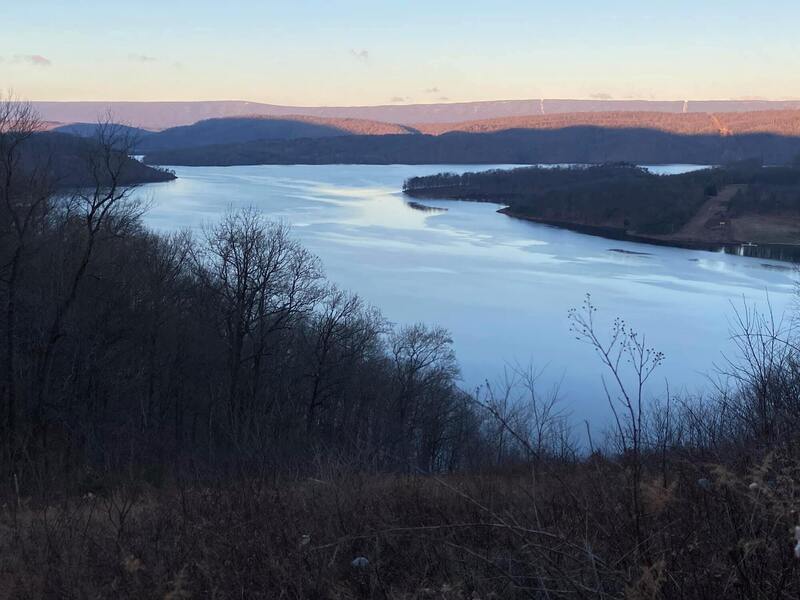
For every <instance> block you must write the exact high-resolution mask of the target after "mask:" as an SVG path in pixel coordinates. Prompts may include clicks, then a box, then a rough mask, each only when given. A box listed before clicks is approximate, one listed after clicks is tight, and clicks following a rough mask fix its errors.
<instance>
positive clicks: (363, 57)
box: [350, 48, 369, 62]
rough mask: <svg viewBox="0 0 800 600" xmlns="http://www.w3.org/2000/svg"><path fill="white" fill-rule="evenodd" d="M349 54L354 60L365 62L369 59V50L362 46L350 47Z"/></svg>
mask: <svg viewBox="0 0 800 600" xmlns="http://www.w3.org/2000/svg"><path fill="white" fill-rule="evenodd" d="M350 56H352V57H353V58H355V59H356V60H360V61H363V62H367V61H368V60H369V50H365V49H364V48H362V49H361V50H354V49H352V48H351V49H350Z"/></svg>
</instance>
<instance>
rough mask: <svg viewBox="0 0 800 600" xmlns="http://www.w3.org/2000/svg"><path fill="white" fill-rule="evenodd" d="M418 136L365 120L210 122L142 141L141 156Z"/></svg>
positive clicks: (248, 118) (175, 129) (241, 120)
mask: <svg viewBox="0 0 800 600" xmlns="http://www.w3.org/2000/svg"><path fill="white" fill-rule="evenodd" d="M412 132H414V131H413V130H411V129H410V128H408V127H403V126H402V125H393V124H391V123H381V122H378V121H365V120H361V119H323V118H316V117H304V116H292V117H287V118H278V117H241V118H226V119H207V120H205V121H200V122H198V123H195V124H193V125H185V126H183V127H173V128H171V129H166V130H164V131H161V132H158V133H154V134H151V135H148V136H146V137H145V138H143V139H142V142H141V143H140V144H139V146H138V148H139V150H140V151H141V152H152V151H157V150H175V149H179V148H192V147H198V146H207V145H209V144H229V143H237V142H250V141H255V140H271V139H298V138H323V137H334V136H341V135H388V134H396V135H402V134H407V133H412Z"/></svg>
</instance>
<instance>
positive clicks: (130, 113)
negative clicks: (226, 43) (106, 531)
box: [33, 99, 800, 129]
mask: <svg viewBox="0 0 800 600" xmlns="http://www.w3.org/2000/svg"><path fill="white" fill-rule="evenodd" d="M33 104H34V106H35V108H36V109H37V110H38V111H39V114H40V115H41V116H42V118H43V119H45V120H47V121H50V122H52V123H54V124H62V125H63V124H69V123H85V122H88V123H92V122H96V121H97V120H98V119H99V118H102V117H104V116H105V115H108V114H110V115H112V116H113V118H114V119H115V120H117V121H119V122H121V123H126V124H129V125H134V126H137V127H142V128H144V129H166V128H168V127H175V126H178V125H190V124H192V123H196V122H197V121H201V120H204V119H213V118H224V117H242V116H271V117H287V116H292V115H303V116H307V117H321V118H335V119H366V120H372V121H383V122H388V123H397V124H401V125H412V126H416V125H420V124H431V123H458V122H461V121H474V120H478V119H497V118H503V117H520V116H529V115H554V114H564V113H577V112H659V113H673V114H675V113H718V112H750V111H763V110H787V109H800V100H794V101H768V100H703V101H683V100H676V101H661V100H570V99H531V100H496V101H485V102H448V103H437V104H391V105H384V106H281V105H276V104H263V103H259V102H245V101H197V102H33Z"/></svg>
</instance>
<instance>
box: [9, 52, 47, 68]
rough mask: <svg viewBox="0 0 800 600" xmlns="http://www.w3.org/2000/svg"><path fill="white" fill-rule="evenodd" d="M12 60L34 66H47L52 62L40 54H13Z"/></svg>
mask: <svg viewBox="0 0 800 600" xmlns="http://www.w3.org/2000/svg"><path fill="white" fill-rule="evenodd" d="M14 62H16V63H27V64H29V65H33V66H34V67H49V66H51V65H52V64H53V61H51V60H50V59H49V58H47V57H45V56H42V55H41V54H15V55H14Z"/></svg>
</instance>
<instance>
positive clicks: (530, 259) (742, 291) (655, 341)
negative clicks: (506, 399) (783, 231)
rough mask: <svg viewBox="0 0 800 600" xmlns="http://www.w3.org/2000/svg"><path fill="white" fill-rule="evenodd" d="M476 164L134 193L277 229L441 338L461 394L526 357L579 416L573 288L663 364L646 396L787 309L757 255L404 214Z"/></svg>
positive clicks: (592, 405) (592, 407)
mask: <svg viewBox="0 0 800 600" xmlns="http://www.w3.org/2000/svg"><path fill="white" fill-rule="evenodd" d="M483 168H487V167H485V166H484V167H472V168H470V167H464V166H460V167H453V166H436V165H432V166H431V165H428V166H401V165H390V166H351V165H347V166H343V165H329V166H300V165H296V166H245V167H226V168H207V167H198V168H186V167H178V168H176V169H175V170H176V172H177V174H178V176H179V179H178V180H177V181H174V182H168V183H163V184H155V185H152V186H146V188H145V192H146V194H149V195H150V196H151V197H152V202H153V208H152V210H151V211H150V212H149V213H148V214H147V216H146V221H147V223H148V224H149V225H150V226H151V227H154V228H157V229H161V230H173V229H178V228H184V227H190V228H199V227H200V226H201V225H202V224H203V223H204V222H208V221H209V220H214V219H216V218H217V217H218V216H219V215H221V214H222V213H223V212H224V211H225V210H227V209H228V208H229V207H244V206H251V205H252V206H256V207H258V208H260V209H262V210H263V211H264V212H265V213H267V214H268V215H270V216H272V217H273V218H283V219H286V220H288V221H289V222H290V223H292V224H293V225H294V227H295V229H294V233H295V235H296V236H297V237H298V238H299V239H300V240H301V241H302V242H303V243H304V244H305V245H306V246H307V247H308V248H309V249H310V250H311V251H313V252H315V253H316V254H317V255H319V256H320V257H321V258H322V260H323V263H324V265H325V268H326V271H327V273H328V275H329V277H330V278H331V279H332V280H333V281H335V282H336V283H338V284H339V285H341V286H343V287H346V288H349V289H352V290H354V291H357V292H358V293H360V294H361V295H363V296H364V297H365V298H366V299H367V300H368V301H370V302H372V303H374V304H375V305H376V306H378V307H380V308H381V310H382V311H383V312H384V314H385V315H386V316H387V317H388V318H389V319H390V320H392V321H394V322H401V323H407V322H415V321H428V322H435V323H439V324H441V325H444V326H445V327H447V328H448V329H450V331H451V332H452V334H453V339H454V341H455V344H456V349H457V351H458V355H459V358H460V361H461V364H462V367H463V376H464V383H465V385H466V386H468V387H472V386H475V385H478V384H480V383H481V382H482V381H483V380H484V379H485V378H487V377H488V378H493V377H495V376H497V375H499V374H500V373H501V372H502V368H503V364H504V362H506V361H510V362H514V361H518V362H522V363H525V362H527V361H529V360H531V361H533V362H534V363H536V364H537V365H539V366H544V365H548V369H547V371H546V377H545V379H547V377H548V376H549V377H550V378H551V379H550V382H548V381H546V380H543V384H544V385H549V383H551V382H553V381H558V380H560V379H561V378H562V376H563V377H564V384H563V386H562V390H563V392H564V394H565V396H566V398H567V400H568V401H569V402H570V403H571V408H572V410H573V411H574V412H576V413H577V414H579V415H580V416H581V418H602V417H604V416H605V415H607V403H606V398H605V395H604V394H603V392H602V387H601V385H600V379H599V377H600V369H599V366H598V363H597V362H596V359H595V357H594V355H593V354H592V352H591V350H590V349H589V348H587V347H585V346H583V345H581V344H579V343H578V342H576V341H575V340H574V338H573V336H571V335H570V333H569V324H568V322H567V319H566V314H567V310H568V309H569V308H570V307H573V306H577V305H579V304H580V303H581V300H582V299H583V296H584V294H586V293H587V292H590V293H592V295H593V299H594V302H595V304H597V306H598V307H599V309H600V313H599V318H600V320H601V321H602V322H604V323H610V321H611V320H612V319H613V318H614V317H615V316H617V315H621V316H624V318H625V319H626V320H627V321H629V322H630V323H633V324H634V325H635V327H636V328H637V329H638V330H639V331H642V332H646V333H647V336H648V340H649V343H650V344H652V345H654V346H655V347H657V348H658V349H659V350H662V351H663V352H664V353H665V354H666V356H667V360H666V362H665V364H664V367H663V369H662V370H661V373H660V377H657V378H656V382H657V385H658V389H657V390H655V391H658V392H661V391H662V389H663V386H662V385H661V382H663V381H664V379H665V378H669V380H670V389H671V390H672V391H673V392H674V391H676V390H678V389H680V388H681V387H684V388H686V389H688V390H698V389H703V388H705V387H707V380H706V377H705V373H707V372H708V371H709V370H710V369H711V368H712V367H713V364H714V363H715V362H720V351H721V350H723V349H726V348H728V349H729V348H730V347H729V342H728V337H729V336H728V317H729V315H730V314H731V303H732V302H733V303H737V302H741V301H742V299H747V300H748V301H754V302H761V303H762V304H764V300H765V297H766V293H767V292H769V297H770V301H771V303H772V306H773V308H774V309H775V310H776V311H777V312H781V311H782V310H784V308H786V307H788V306H789V305H790V303H791V299H792V291H793V282H794V272H793V271H792V270H787V268H786V266H787V265H786V264H785V263H780V262H776V261H773V260H770V258H769V257H764V258H747V257H740V256H735V255H730V254H726V253H724V252H719V253H714V252H707V251H701V250H685V249H680V248H669V247H661V246H649V245H642V244H636V243H632V242H627V241H616V240H607V239H603V238H598V237H592V236H586V235H582V234H579V233H575V232H571V231H566V230H561V229H556V228H553V227H548V226H544V225H538V224H534V223H529V222H525V221H519V220H515V219H512V218H509V217H506V216H504V215H502V214H497V212H496V211H497V209H498V208H500V206H499V205H496V204H482V203H470V202H450V201H435V200H432V201H429V200H425V201H424V205H425V206H427V207H429V208H432V209H437V210H433V211H427V210H419V209H418V208H414V207H411V206H409V204H408V202H407V200H408V199H407V198H405V197H404V196H403V195H402V194H400V193H398V190H400V189H401V187H402V183H403V180H404V179H406V178H408V177H410V176H413V175H425V174H433V173H436V172H440V171H442V170H449V171H466V170H476V169H483ZM680 168H682V167H676V166H666V167H664V166H662V167H658V169H663V170H665V171H664V172H667V170H669V169H673V170H674V169H680ZM654 169H655V167H654Z"/></svg>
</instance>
